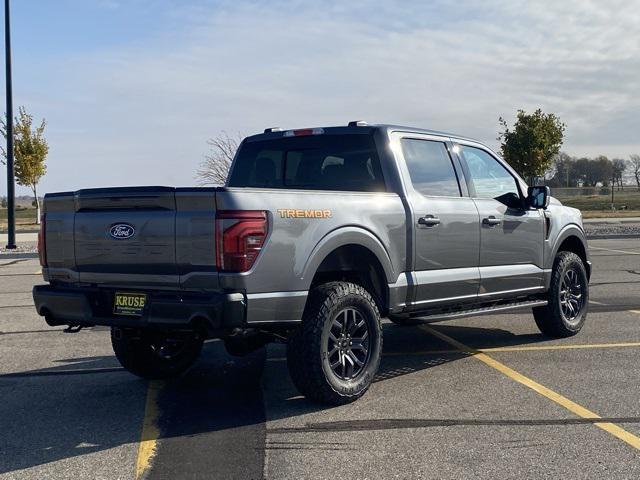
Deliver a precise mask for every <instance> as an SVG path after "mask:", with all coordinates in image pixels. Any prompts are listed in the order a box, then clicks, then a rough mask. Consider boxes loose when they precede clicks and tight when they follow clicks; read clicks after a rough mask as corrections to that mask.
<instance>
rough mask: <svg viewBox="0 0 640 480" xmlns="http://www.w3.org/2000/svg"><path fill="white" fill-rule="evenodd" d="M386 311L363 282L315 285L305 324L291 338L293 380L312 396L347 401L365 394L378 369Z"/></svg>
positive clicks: (289, 351) (338, 402)
mask: <svg viewBox="0 0 640 480" xmlns="http://www.w3.org/2000/svg"><path fill="white" fill-rule="evenodd" d="M381 352H382V328H381V325H380V313H379V312H378V308H377V307H376V304H375V302H374V300H373V299H372V298H371V295H369V293H368V292H367V291H366V290H365V289H364V288H362V287H361V286H359V285H355V284H353V283H347V282H331V283H327V284H324V285H321V286H319V287H317V288H315V289H314V290H312V292H311V294H310V298H309V304H308V306H307V308H306V309H305V313H304V316H303V321H302V326H301V327H300V328H299V329H298V330H296V331H295V332H294V333H293V334H292V335H291V337H290V338H289V342H288V344H287V363H288V366H289V372H290V374H291V378H292V380H293V383H294V384H295V385H296V387H297V388H298V390H299V391H300V392H301V393H302V394H303V395H304V396H306V397H307V398H308V399H310V400H314V401H318V402H322V403H329V404H333V405H341V404H345V403H349V402H352V401H354V400H356V399H358V398H360V397H361V396H362V395H364V393H365V392H366V391H367V389H368V388H369V385H371V381H372V380H373V377H374V376H375V374H376V372H377V371H378V367H379V365H380V355H381Z"/></svg>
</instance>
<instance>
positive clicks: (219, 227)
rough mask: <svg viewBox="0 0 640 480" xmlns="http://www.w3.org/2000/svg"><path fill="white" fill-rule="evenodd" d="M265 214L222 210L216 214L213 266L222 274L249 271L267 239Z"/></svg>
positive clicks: (260, 211)
mask: <svg viewBox="0 0 640 480" xmlns="http://www.w3.org/2000/svg"><path fill="white" fill-rule="evenodd" d="M268 230H269V228H268V221H267V212H265V211H262V210H222V211H218V212H216V265H217V267H218V271H221V272H246V271H247V270H249V269H250V268H251V267H252V266H253V264H254V262H255V261H256V258H257V257H258V254H259V253H260V250H261V249H262V246H263V245H264V241H265V239H266V238H267V231H268Z"/></svg>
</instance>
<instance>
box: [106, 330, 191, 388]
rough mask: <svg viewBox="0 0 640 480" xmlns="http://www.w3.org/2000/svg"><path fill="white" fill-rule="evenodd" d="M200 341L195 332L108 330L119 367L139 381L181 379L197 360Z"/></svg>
mask: <svg viewBox="0 0 640 480" xmlns="http://www.w3.org/2000/svg"><path fill="white" fill-rule="evenodd" d="M202 343H203V339H202V337H201V336H200V335H198V334H197V333H195V332H176V333H173V334H167V333H164V332H156V331H147V330H142V331H141V330H133V329H124V328H116V327H114V328H112V329H111V345H112V346H113V351H114V353H115V355H116V358H117V359H118V361H119V362H120V364H121V365H122V366H123V367H124V368H125V369H127V370H128V371H129V372H131V373H133V374H134V375H137V376H139V377H142V378H148V379H161V378H170V377H175V376H177V375H180V374H181V373H183V372H184V371H186V370H187V369H188V368H189V367H190V366H191V365H193V363H194V362H195V361H196V360H197V358H198V356H199V354H200V351H201V350H202Z"/></svg>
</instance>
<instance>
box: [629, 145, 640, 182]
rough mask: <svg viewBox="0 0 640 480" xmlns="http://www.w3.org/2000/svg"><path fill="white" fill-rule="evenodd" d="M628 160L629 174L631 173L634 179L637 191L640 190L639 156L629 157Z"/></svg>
mask: <svg viewBox="0 0 640 480" xmlns="http://www.w3.org/2000/svg"><path fill="white" fill-rule="evenodd" d="M629 158H630V160H629V163H630V164H631V172H632V173H633V176H634V177H636V184H637V185H638V190H640V155H638V154H634V155H629Z"/></svg>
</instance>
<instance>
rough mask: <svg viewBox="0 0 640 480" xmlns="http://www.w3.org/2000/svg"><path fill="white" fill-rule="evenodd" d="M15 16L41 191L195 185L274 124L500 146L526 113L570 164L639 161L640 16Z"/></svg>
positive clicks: (158, 11)
mask: <svg viewBox="0 0 640 480" xmlns="http://www.w3.org/2000/svg"><path fill="white" fill-rule="evenodd" d="M11 15H12V18H11V20H12V41H13V62H14V63H13V68H14V104H15V108H16V110H17V106H18V105H24V106H25V107H26V108H27V110H28V111H29V112H31V113H33V114H34V116H35V118H36V120H39V119H40V118H42V117H44V118H46V120H47V122H48V126H47V130H46V136H47V139H48V141H49V146H50V151H49V156H48V159H47V165H48V172H47V175H46V176H45V177H44V178H43V180H42V182H41V186H40V190H41V191H42V192H52V191H60V190H76V189H79V188H87V187H98V186H116V185H175V186H190V185H194V184H195V183H196V180H195V178H194V175H195V172H196V170H197V168H198V165H199V163H200V162H201V161H202V160H203V157H204V155H205V154H206V153H207V151H208V146H207V139H208V138H211V137H214V136H217V135H219V134H220V133H221V132H223V131H226V132H228V133H229V134H231V135H236V134H241V135H250V134H253V133H257V132H261V131H262V130H263V129H264V128H266V127H272V126H280V127H283V128H301V127H313V126H328V125H343V124H346V123H347V122H348V121H350V120H359V119H363V120H366V121H368V122H369V123H393V124H401V125H411V126H416V127H422V128H430V129H434V130H444V131H452V132H456V133H459V134H461V135H466V136H470V137H474V138H477V139H479V140H480V141H483V142H484V143H486V144H488V145H489V146H491V147H493V148H497V147H498V142H497V140H496V137H497V134H498V132H499V130H500V126H499V124H498V118H499V117H500V116H503V117H505V118H506V119H507V120H508V121H509V122H510V123H511V122H512V121H513V119H514V117H515V113H516V111H517V109H520V108H521V109H524V110H527V111H533V110H535V109H536V108H542V109H543V111H545V112H553V113H555V114H557V115H559V116H560V118H561V119H562V121H563V122H564V123H565V124H566V126H567V130H566V136H565V142H564V146H563V150H564V151H565V152H567V153H569V154H570V155H575V156H596V155H601V154H602V155H607V156H608V157H610V158H613V157H621V158H628V155H629V154H631V153H640V75H639V73H640V35H639V34H638V27H639V26H640V2H638V0H634V1H631V2H630V1H628V0H627V1H618V0H609V1H608V2H601V1H589V0H563V1H558V0H553V1H519V0H513V1H509V2H505V1H503V0H485V1H470V0H453V1H449V0H433V1H429V2H421V1H415V2H412V1H408V0H404V1H399V0H386V1H385V2H375V1H367V0H350V1H349V2H344V1H332V0H327V1H322V2H301V1H293V2H281V1H277V0H274V1H269V2H266V1H246V0H235V1H224V0H218V1H213V0H180V1H179V0H173V1H171V0H56V1H55V2H53V1H51V0H13V1H12V14H11ZM4 101H5V98H4V88H2V102H3V104H4ZM5 193H6V177H5V172H4V169H2V172H1V173H0V195H3V194H5ZM18 193H19V194H26V193H28V190H27V189H25V188H18Z"/></svg>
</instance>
